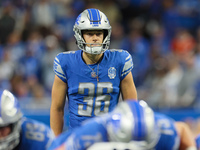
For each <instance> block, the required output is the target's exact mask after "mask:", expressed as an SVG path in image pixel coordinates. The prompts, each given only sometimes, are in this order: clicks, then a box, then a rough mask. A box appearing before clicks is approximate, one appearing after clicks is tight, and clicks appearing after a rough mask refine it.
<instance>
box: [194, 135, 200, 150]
mask: <svg viewBox="0 0 200 150" xmlns="http://www.w3.org/2000/svg"><path fill="white" fill-rule="evenodd" d="M195 140H196V145H197V149H198V150H200V134H199V135H198V136H197V137H196V139H195Z"/></svg>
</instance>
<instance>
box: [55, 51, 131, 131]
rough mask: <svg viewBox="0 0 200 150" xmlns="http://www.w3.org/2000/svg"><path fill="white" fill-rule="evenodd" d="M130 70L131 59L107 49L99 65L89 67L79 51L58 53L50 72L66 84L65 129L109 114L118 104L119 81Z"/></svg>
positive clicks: (121, 53)
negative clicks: (67, 118) (67, 112)
mask: <svg viewBox="0 0 200 150" xmlns="http://www.w3.org/2000/svg"><path fill="white" fill-rule="evenodd" d="M132 68H133V62H132V57H131V55H130V54H129V53H128V52H127V51H125V50H107V51H105V52H104V56H103V59H102V60H101V62H100V63H99V64H98V63H97V64H93V65H87V64H85V62H84V61H83V59H82V50H78V51H69V52H64V53H60V54H58V55H57V56H56V57H55V60H54V72H55V74H56V75H57V76H58V77H59V78H60V79H61V80H62V81H63V82H65V83H67V85H68V89H67V90H68V91H67V96H68V106H69V128H74V127H77V126H80V124H81V122H82V121H84V120H86V119H87V118H90V117H93V116H99V115H102V114H105V113H107V112H110V111H112V110H113V109H114V107H115V106H116V105H117V103H118V98H119V94H120V82H121V81H122V80H123V79H124V78H125V77H126V75H127V74H128V73H129V72H130V71H131V70H132ZM92 70H94V71H92Z"/></svg>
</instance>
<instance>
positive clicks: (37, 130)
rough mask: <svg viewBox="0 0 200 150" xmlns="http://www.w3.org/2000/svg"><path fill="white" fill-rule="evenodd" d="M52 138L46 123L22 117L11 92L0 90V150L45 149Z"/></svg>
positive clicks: (51, 132)
mask: <svg viewBox="0 0 200 150" xmlns="http://www.w3.org/2000/svg"><path fill="white" fill-rule="evenodd" d="M53 138H54V134H53V131H52V130H51V129H50V128H49V127H48V126H47V125H45V124H44V123H41V122H38V121H36V120H32V119H28V118H26V117H23V114H22V112H21V110H20V107H19V103H18V100H17V99H16V97H15V96H14V95H13V94H12V93H11V92H9V91H8V90H3V91H2V90H0V150H45V149H47V148H48V147H49V146H50V144H51V142H52V140H53Z"/></svg>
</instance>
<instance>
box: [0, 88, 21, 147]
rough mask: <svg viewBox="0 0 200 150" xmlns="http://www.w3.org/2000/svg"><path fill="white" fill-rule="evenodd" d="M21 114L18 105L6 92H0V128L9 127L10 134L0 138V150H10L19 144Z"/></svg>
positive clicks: (9, 93) (12, 96) (10, 94)
mask: <svg viewBox="0 0 200 150" xmlns="http://www.w3.org/2000/svg"><path fill="white" fill-rule="evenodd" d="M21 118H22V113H21V110H20V108H19V103H18V101H17V99H16V98H15V97H14V95H13V94H12V93H11V92H9V91H8V90H3V91H2V90H1V91H0V128H3V127H6V126H10V128H11V133H10V134H8V135H7V136H5V137H1V138H0V150H11V149H14V148H15V147H16V146H17V145H18V144H19V139H20V130H21V122H20V120H21Z"/></svg>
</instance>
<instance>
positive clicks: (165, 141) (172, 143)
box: [155, 113, 180, 150]
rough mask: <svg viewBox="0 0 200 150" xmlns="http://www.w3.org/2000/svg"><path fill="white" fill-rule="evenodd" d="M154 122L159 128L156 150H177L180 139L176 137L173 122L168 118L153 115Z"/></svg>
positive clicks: (157, 114)
mask: <svg viewBox="0 0 200 150" xmlns="http://www.w3.org/2000/svg"><path fill="white" fill-rule="evenodd" d="M155 120H156V123H157V125H158V127H159V128H160V133H161V135H160V139H159V141H158V143H157V145H156V150H177V149H179V145H180V137H179V136H178V133H177V130H176V127H175V124H174V123H175V121H174V120H173V119H171V118H170V117H168V116H166V115H163V114H159V113H155Z"/></svg>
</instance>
